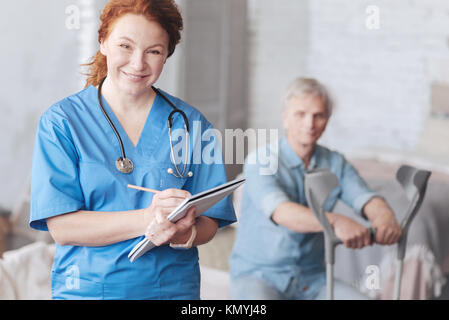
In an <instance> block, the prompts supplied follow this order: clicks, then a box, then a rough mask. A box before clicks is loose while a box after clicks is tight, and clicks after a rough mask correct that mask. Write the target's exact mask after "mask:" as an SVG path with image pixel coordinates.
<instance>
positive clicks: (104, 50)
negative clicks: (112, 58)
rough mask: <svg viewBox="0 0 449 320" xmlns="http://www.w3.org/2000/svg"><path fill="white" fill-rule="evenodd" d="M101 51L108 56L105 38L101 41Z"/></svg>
mask: <svg viewBox="0 0 449 320" xmlns="http://www.w3.org/2000/svg"><path fill="white" fill-rule="evenodd" d="M100 52H101V54H102V55H104V56H107V54H106V45H105V43H104V40H101V41H100Z"/></svg>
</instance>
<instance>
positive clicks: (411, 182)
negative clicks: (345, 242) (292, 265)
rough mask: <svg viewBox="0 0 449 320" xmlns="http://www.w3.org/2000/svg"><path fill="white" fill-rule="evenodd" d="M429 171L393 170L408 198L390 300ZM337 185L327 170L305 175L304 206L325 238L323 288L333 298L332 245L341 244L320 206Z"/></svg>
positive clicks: (398, 284) (396, 295) (397, 288)
mask: <svg viewBox="0 0 449 320" xmlns="http://www.w3.org/2000/svg"><path fill="white" fill-rule="evenodd" d="M430 174H431V173H430V171H426V170H418V169H416V168H413V167H411V166H407V165H403V166H401V167H400V168H399V170H398V171H397V173H396V179H397V180H398V181H399V183H400V184H401V186H402V188H403V189H404V190H405V193H406V195H407V198H408V199H409V206H408V208H407V211H406V213H405V215H404V218H403V220H402V222H401V228H402V235H401V238H400V239H399V241H398V246H397V264H396V266H397V267H396V274H395V287H394V299H395V300H397V299H399V294H400V288H401V278H402V265H403V259H404V256H405V249H406V245H407V235H408V230H409V227H410V224H411V222H412V220H413V218H414V216H415V215H416V213H417V212H418V210H419V207H420V206H421V203H422V201H423V199H424V195H425V192H426V187H427V182H428V179H429V177H430ZM337 186H338V178H337V177H336V176H335V175H334V174H333V173H332V172H331V171H329V170H328V169H315V170H312V171H309V172H308V173H307V174H306V177H305V193H306V198H307V202H308V205H309V207H310V209H311V210H312V212H313V213H314V214H315V216H316V217H317V219H318V221H319V222H320V224H321V225H322V227H323V232H324V241H325V262H326V287H327V298H328V299H329V300H333V299H334V288H333V283H334V279H333V278H334V275H333V271H334V263H335V247H336V246H337V245H339V244H341V243H342V241H341V240H340V239H338V238H337V237H336V236H335V233H334V231H333V228H332V226H331V225H330V223H329V221H328V219H327V216H326V213H325V211H324V209H323V207H324V203H325V202H326V200H327V198H328V197H329V195H330V193H331V192H332V190H334V189H335V188H336V187H337ZM370 233H371V237H372V239H374V238H375V230H374V229H372V228H370Z"/></svg>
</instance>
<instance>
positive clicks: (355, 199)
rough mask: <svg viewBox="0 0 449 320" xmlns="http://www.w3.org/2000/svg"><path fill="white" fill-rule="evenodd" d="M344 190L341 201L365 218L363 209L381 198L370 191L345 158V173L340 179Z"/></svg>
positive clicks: (343, 172)
mask: <svg viewBox="0 0 449 320" xmlns="http://www.w3.org/2000/svg"><path fill="white" fill-rule="evenodd" d="M340 186H341V188H342V193H341V199H342V201H343V202H344V203H346V204H347V205H349V206H350V207H352V208H353V209H354V211H355V212H356V213H357V214H359V215H362V216H363V212H362V210H363V207H364V206H365V204H366V203H367V202H368V201H369V200H371V199H372V198H374V197H381V196H380V195H378V194H377V193H375V192H373V191H372V190H370V189H369V188H368V186H367V184H366V182H365V181H364V180H363V179H362V178H361V177H360V175H359V174H358V172H357V170H356V169H355V168H354V167H353V166H352V165H351V164H350V163H349V162H348V161H346V159H344V158H343V171H342V176H341V179H340Z"/></svg>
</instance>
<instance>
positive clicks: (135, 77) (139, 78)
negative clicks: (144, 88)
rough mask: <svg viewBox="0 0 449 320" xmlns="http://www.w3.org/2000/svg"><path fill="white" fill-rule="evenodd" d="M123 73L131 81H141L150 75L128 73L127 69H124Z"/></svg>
mask: <svg viewBox="0 0 449 320" xmlns="http://www.w3.org/2000/svg"><path fill="white" fill-rule="evenodd" d="M122 73H123V74H124V75H125V76H126V77H127V78H128V79H129V80H131V81H133V82H140V81H142V80H143V79H145V78H147V77H149V76H148V75H136V74H132V73H127V72H125V71H122Z"/></svg>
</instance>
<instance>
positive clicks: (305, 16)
mask: <svg viewBox="0 0 449 320" xmlns="http://www.w3.org/2000/svg"><path fill="white" fill-rule="evenodd" d="M250 3H251V4H252V5H251V6H250V8H251V13H252V15H251V16H250V25H251V30H252V33H251V35H252V36H251V39H250V42H251V56H250V61H251V63H250V66H251V71H250V75H251V78H250V80H251V81H250V88H251V90H250V98H249V100H250V113H251V115H252V117H251V125H252V126H254V127H279V126H280V122H279V120H278V119H279V117H278V116H277V114H278V111H279V109H276V107H277V106H278V99H279V97H280V93H281V92H282V90H283V89H284V87H285V86H286V84H287V83H288V82H289V81H291V80H293V78H294V77H296V76H312V77H316V78H318V79H319V80H321V81H322V82H324V83H325V84H326V85H328V87H329V88H330V89H331V91H332V92H333V94H334V96H335V98H336V101H337V107H336V112H335V114H334V117H333V118H332V120H331V122H330V124H329V127H328V130H327V132H326V133H325V135H324V137H323V139H322V140H321V142H322V143H323V144H326V145H328V146H330V147H332V148H335V149H339V150H341V151H343V152H345V153H346V154H348V155H350V156H351V155H352V156H356V155H358V156H369V157H380V158H383V159H394V160H398V161H409V162H410V161H411V162H413V161H414V162H416V163H419V164H422V165H426V166H435V167H438V168H441V169H444V170H446V171H447V170H448V169H447V168H448V164H449V161H448V160H449V144H447V143H445V142H447V139H449V121H448V120H447V119H448V114H449V111H448V110H449V108H448V107H447V106H448V105H449V103H447V104H445V106H446V109H445V110H443V112H441V110H439V111H440V112H439V113H435V112H433V113H432V101H433V100H437V98H434V97H435V96H436V94H435V91H436V90H435V89H434V87H435V83H443V84H445V85H446V86H447V83H449V62H448V59H449V51H448V37H449V18H448V17H449V16H448V14H449V2H448V1H441V0H397V1H388V0H370V1H365V0H359V1H352V0H313V1H306V0H304V1H296V0H283V1H259V0H253V1H251V2H250ZM370 5H374V6H376V7H377V9H378V12H379V15H378V16H379V28H378V29H376V28H375V27H376V26H375V25H373V24H372V22H373V21H372V20H371V19H372V18H373V17H374V16H373V12H372V11H370V12H367V11H366V10H367V8H368V6H370ZM367 22H368V26H369V27H370V28H368V27H367V24H366V23H367ZM372 27H374V28H372ZM304 33H305V34H304ZM304 57H305V58H304ZM304 59H305V61H304ZM445 88H446V89H447V90H449V87H445ZM440 100H441V97H440ZM440 102H441V101H440ZM441 103H442V104H443V105H444V101H443V102H441ZM441 103H440V104H441ZM267 114H270V116H267Z"/></svg>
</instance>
